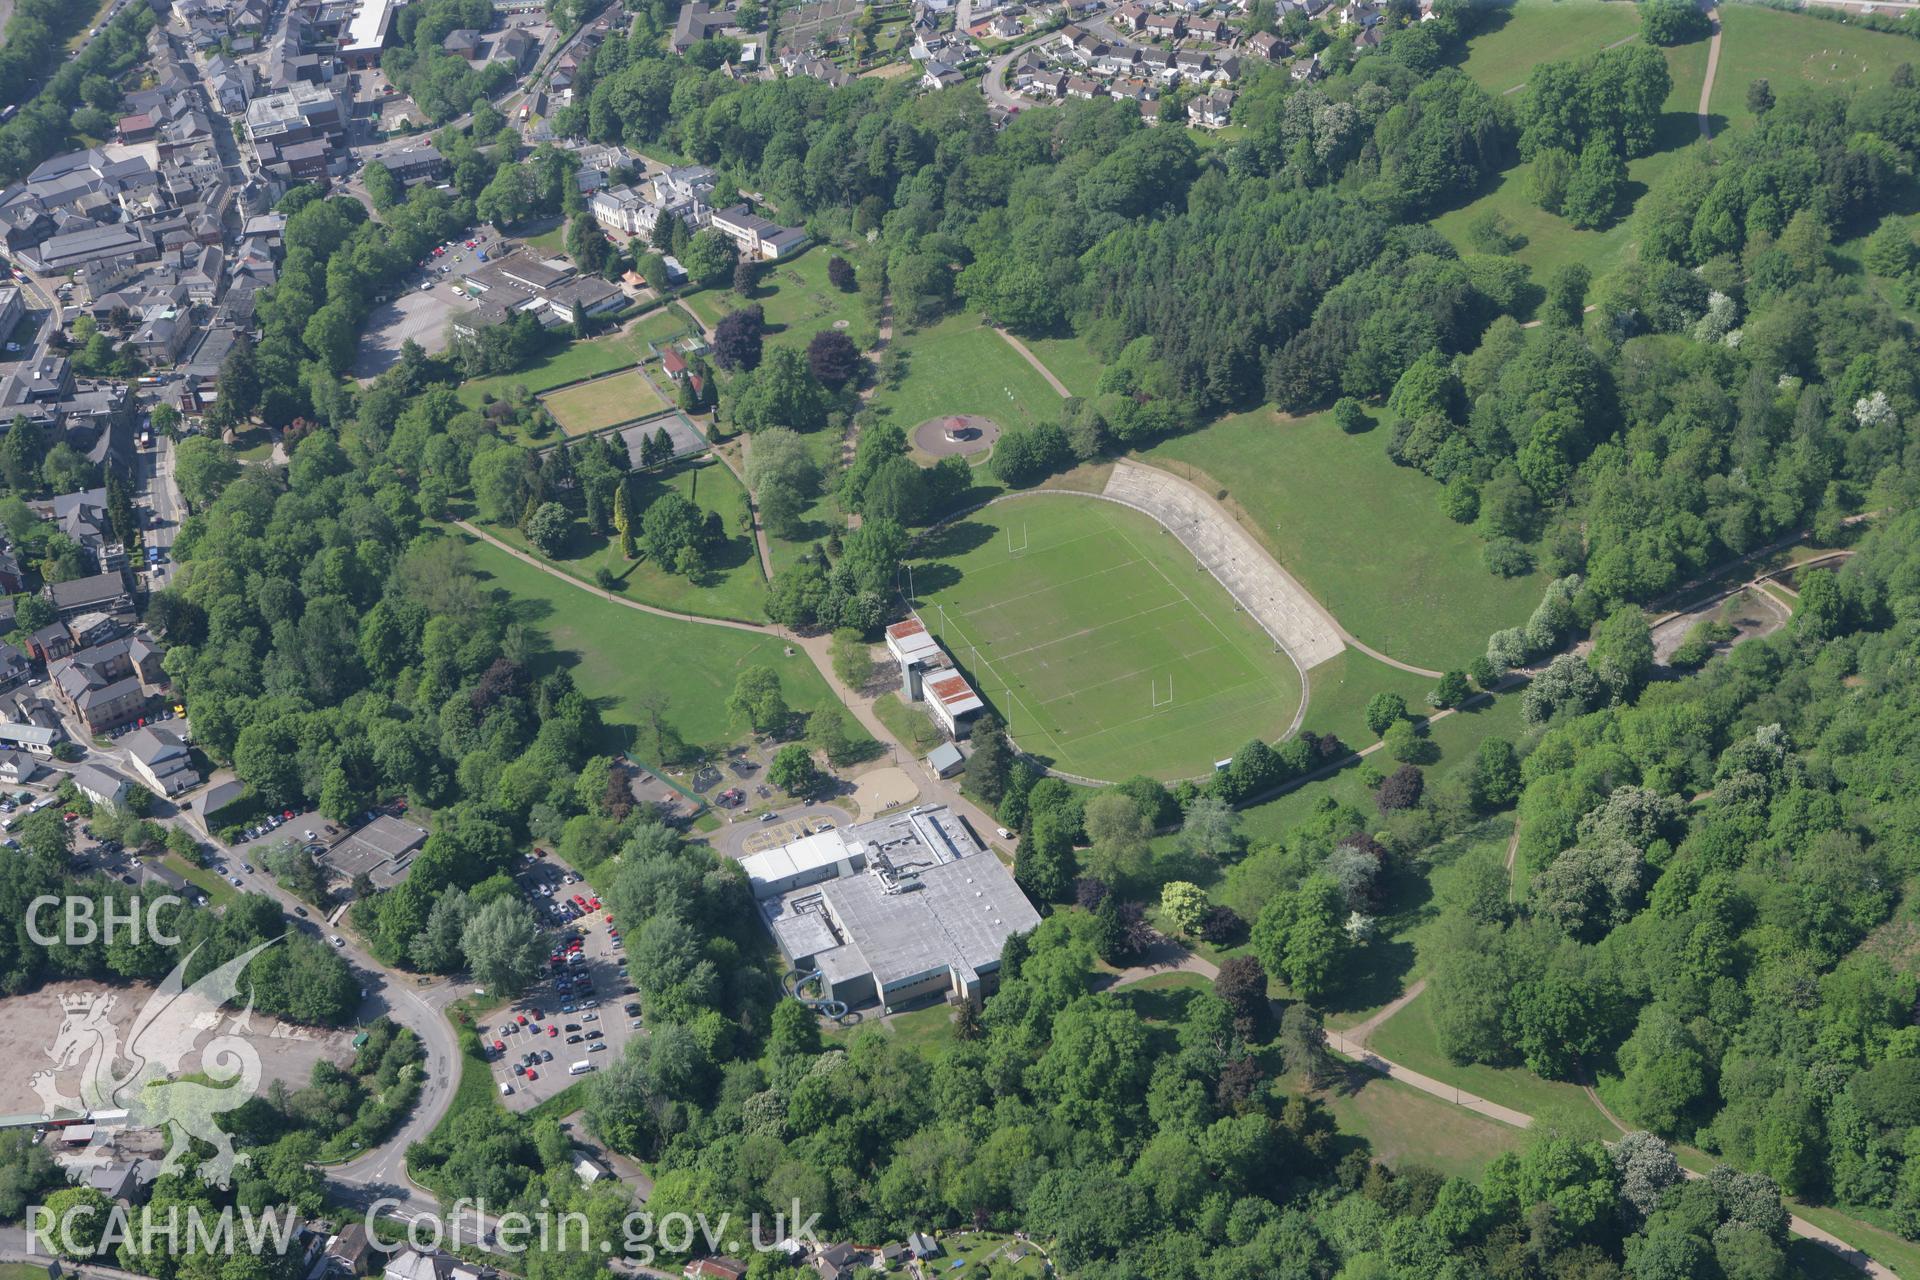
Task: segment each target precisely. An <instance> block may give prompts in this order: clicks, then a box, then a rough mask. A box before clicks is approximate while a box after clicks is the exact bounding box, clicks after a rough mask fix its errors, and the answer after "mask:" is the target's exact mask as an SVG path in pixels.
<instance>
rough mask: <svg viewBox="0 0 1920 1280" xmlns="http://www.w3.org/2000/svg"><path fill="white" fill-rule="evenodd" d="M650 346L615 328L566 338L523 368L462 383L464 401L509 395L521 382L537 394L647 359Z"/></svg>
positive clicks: (628, 366)
mask: <svg viewBox="0 0 1920 1280" xmlns="http://www.w3.org/2000/svg"><path fill="white" fill-rule="evenodd" d="M647 356H648V353H647V346H646V344H645V343H644V342H636V341H635V340H634V339H633V337H632V336H631V335H629V334H625V333H620V332H617V331H616V332H614V333H609V334H605V335H603V336H601V337H598V338H590V339H588V340H587V341H585V342H564V343H561V344H560V345H558V346H556V347H554V348H553V349H552V350H551V351H549V352H547V354H545V355H543V356H541V357H540V358H539V359H537V360H534V361H532V362H531V363H529V364H528V365H527V367H526V368H524V369H517V370H515V371H514V372H512V373H503V374H500V375H499V376H498V377H492V378H475V379H474V380H472V381H471V382H465V383H462V384H461V385H460V399H461V401H462V403H465V404H470V405H475V406H477V405H479V403H480V397H481V395H482V394H485V393H489V392H491V393H492V394H493V395H494V396H496V397H501V396H504V395H506V392H507V388H508V387H511V386H514V385H516V384H517V385H519V386H523V387H525V388H526V389H527V390H529V391H531V392H533V393H535V394H536V395H537V394H539V393H540V392H542V391H547V390H550V389H552V388H554V387H557V386H560V385H561V384H563V383H567V382H578V381H579V380H580V379H582V378H592V377H596V376H598V375H599V374H603V373H612V372H613V371H614V370H616V369H627V368H631V367H632V366H634V365H636V364H639V363H640V362H641V361H642V360H645V359H647Z"/></svg>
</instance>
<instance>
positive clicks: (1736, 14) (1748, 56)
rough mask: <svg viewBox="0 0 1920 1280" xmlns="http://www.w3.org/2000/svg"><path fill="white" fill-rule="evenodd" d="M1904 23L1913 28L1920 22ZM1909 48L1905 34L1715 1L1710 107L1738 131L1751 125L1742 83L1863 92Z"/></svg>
mask: <svg viewBox="0 0 1920 1280" xmlns="http://www.w3.org/2000/svg"><path fill="white" fill-rule="evenodd" d="M1907 21H1908V22H1909V23H1910V24H1913V25H1914V28H1915V30H1917V31H1920V23H1916V22H1915V20H1914V19H1912V18H1908V20H1907ZM1917 51H1920V46H1916V45H1915V43H1914V40H1913V38H1912V37H1910V36H1903V35H1895V34H1893V33H1891V32H1886V31H1869V30H1867V29H1866V28H1864V27H1854V26H1848V25H1846V24H1844V23H1839V22H1830V21H1827V20H1826V19H1824V18H1814V17H1809V16H1808V15H1806V14H1803V13H1782V12H1780V11H1778V10H1775V9H1762V8H1760V7H1759V6H1758V5H1750V4H1729V5H1723V6H1721V9H1720V69H1719V70H1718V71H1717V72H1715V74H1714V77H1713V101H1712V103H1711V104H1710V109H1711V110H1712V112H1713V114H1714V115H1716V116H1723V117H1725V118H1726V120H1727V123H1728V125H1729V126H1730V127H1732V128H1736V129H1738V128H1744V127H1746V126H1748V125H1751V124H1752V123H1753V113H1752V112H1750V111H1748V110H1747V86H1748V85H1750V84H1752V83H1753V82H1754V81H1755V80H1765V81H1767V82H1768V84H1770V85H1771V86H1772V88H1773V92H1774V96H1775V97H1776V98H1779V97H1783V96H1786V95H1788V94H1791V93H1792V92H1793V91H1794V90H1795V89H1797V88H1801V87H1804V86H1807V85H1820V86H1823V87H1828V88H1832V87H1848V88H1856V89H1869V88H1874V87H1876V86H1879V85H1883V84H1885V83H1887V81H1888V79H1889V78H1890V77H1891V76H1892V75H1893V69H1894V68H1895V67H1897V66H1899V65H1900V64H1901V63H1903V62H1913V61H1914V60H1915V55H1916V52H1917Z"/></svg>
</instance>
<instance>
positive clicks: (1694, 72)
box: [1433, 4, 1824, 288]
mask: <svg viewBox="0 0 1920 1280" xmlns="http://www.w3.org/2000/svg"><path fill="white" fill-rule="evenodd" d="M1552 7H1553V8H1554V11H1555V14H1554V16H1557V14H1558V11H1559V9H1560V7H1561V6H1559V5H1554V6H1552ZM1602 7H1604V8H1609V9H1610V8H1614V7H1615V6H1614V5H1611V4H1607V5H1603V6H1602ZM1618 7H1619V8H1621V9H1623V10H1628V11H1629V12H1631V9H1630V8H1629V6H1625V5H1621V6H1618ZM1515 21H1516V22H1518V21H1520V19H1515ZM1823 25H1824V24H1823ZM1496 34H1499V33H1496ZM1488 38H1490V37H1484V36H1483V37H1481V39H1483V40H1484V39H1488ZM1476 43H1477V42H1476ZM1661 52H1662V53H1664V54H1665V55H1666V59H1667V72H1668V74H1669V75H1670V76H1672V78H1673V89H1672V91H1671V92H1670V93H1668V94H1667V100H1666V103H1665V105H1664V107H1663V109H1662V114H1661V118H1660V127H1659V134H1658V142H1657V144H1656V146H1657V150H1656V151H1655V152H1654V153H1653V154H1652V155H1648V156H1641V157H1639V158H1637V159H1634V160H1630V161H1628V162H1627V194H1626V200H1627V207H1623V208H1622V209H1621V210H1620V211H1619V213H1620V216H1619V219H1618V220H1617V221H1615V222H1614V223H1613V224H1612V225H1611V226H1609V227H1605V228H1602V229H1598V230H1589V231H1582V230H1578V229H1576V228H1574V227H1573V226H1571V225H1569V224H1568V223H1567V221H1566V220H1565V219H1564V218H1561V217H1560V216H1559V215H1558V214H1552V213H1548V212H1547V211H1546V210H1544V209H1542V208H1540V206H1539V205H1537V204H1535V203H1534V202H1533V198H1532V197H1531V196H1530V195H1529V194H1528V183H1529V177H1530V175H1531V171H1532V165H1530V164H1517V165H1515V166H1514V167H1513V168H1511V169H1508V170H1507V171H1506V172H1505V173H1503V174H1501V175H1500V177H1499V180H1498V181H1497V182H1496V183H1494V184H1493V185H1492V186H1491V187H1489V188H1488V189H1486V190H1484V191H1482V192H1480V193H1479V194H1478V195H1477V196H1476V197H1475V198H1474V199H1473V200H1472V201H1470V202H1469V203H1467V204H1464V205H1461V206H1459V207H1458V208H1455V209H1450V210H1448V211H1447V212H1445V213H1443V214H1441V215H1440V216H1439V217H1436V218H1435V219H1433V226H1434V228H1435V229H1436V230H1438V231H1439V232H1440V233H1441V234H1442V235H1444V236H1446V237H1447V239H1448V240H1450V241H1452V242H1453V244H1454V246H1455V247H1456V248H1458V249H1460V250H1461V251H1462V252H1471V251H1472V246H1471V245H1470V244H1469V243H1468V240H1467V229H1468V228H1469V227H1470V226H1472V225H1473V222H1474V220H1475V219H1476V218H1478V217H1479V216H1480V215H1481V214H1482V213H1485V212H1487V211H1488V210H1492V211H1494V212H1496V213H1498V214H1500V215H1501V216H1502V217H1503V218H1505V219H1506V220H1507V222H1508V224H1509V225H1510V226H1511V227H1512V229H1513V230H1515V231H1518V232H1519V233H1520V234H1521V235H1524V236H1525V237H1526V240H1527V242H1526V244H1525V245H1524V246H1523V247H1522V248H1520V249H1519V250H1517V251H1516V252H1515V253H1514V255H1513V258H1514V261H1516V262H1518V263H1520V264H1521V265H1522V266H1524V267H1526V268H1527V269H1528V271H1529V272H1530V273H1531V274H1532V277H1533V282H1534V283H1535V284H1537V285H1540V286H1542V287H1543V288H1544V287H1545V285H1546V283H1547V281H1548V279H1550V278H1551V277H1552V275H1553V273H1554V272H1555V271H1558V270H1559V269H1560V268H1561V267H1563V266H1567V265H1569V264H1571V263H1576V262H1577V263H1579V264H1581V265H1582V266H1584V267H1586V268H1587V269H1588V270H1589V271H1591V272H1592V273H1593V275H1594V278H1595V280H1596V282H1597V281H1598V280H1599V278H1600V277H1602V276H1604V275H1606V274H1607V273H1608V272H1610V271H1612V270H1613V269H1614V268H1615V267H1617V266H1618V265H1619V264H1620V262H1621V260H1622V258H1623V257H1624V256H1625V254H1626V252H1627V248H1628V246H1630V245H1631V244H1632V243H1633V240H1634V232H1633V220H1632V216H1631V212H1632V210H1631V205H1632V204H1634V203H1637V202H1638V200H1639V199H1640V197H1641V196H1643V195H1645V194H1646V193H1647V192H1648V191H1649V190H1650V189H1651V188H1652V187H1653V185H1654V184H1655V183H1657V182H1658V181H1659V180H1660V178H1661V176H1662V175H1664V174H1665V173H1666V172H1667V171H1668V170H1669V169H1671V168H1672V167H1673V165H1674V163H1675V162H1676V161H1677V160H1678V159H1679V157H1680V156H1682V155H1684V154H1685V153H1686V149H1687V148H1688V147H1689V146H1691V145H1693V144H1694V143H1695V142H1696V141H1698V139H1699V137H1700V121H1699V117H1698V115H1697V114H1696V113H1697V112H1698V110H1699V107H1700V88H1701V86H1702V85H1703V84H1704V83H1705V82H1706V78H1707V42H1706V41H1704V40H1698V41H1695V42H1694V43H1692V44H1685V45H1680V46H1678V47H1677V48H1672V49H1664V50H1662V51H1661ZM1726 75H1727V68H1726V63H1725V60H1724V56H1723V60H1722V62H1721V65H1720V71H1719V74H1718V76H1717V77H1716V78H1715V81H1714V93H1715V100H1716V102H1717V101H1718V98H1719V92H1720V89H1719V86H1720V85H1721V84H1722V83H1724V82H1725V80H1726ZM1745 92H1746V89H1745V86H1744V85H1743V86H1742V88H1741V93H1742V95H1744V94H1745ZM1514 96H1515V97H1518V96H1519V95H1518V94H1516V95H1514ZM1716 127H1717V126H1716Z"/></svg>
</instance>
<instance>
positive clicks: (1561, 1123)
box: [1367, 995, 1619, 1140]
mask: <svg viewBox="0 0 1920 1280" xmlns="http://www.w3.org/2000/svg"><path fill="white" fill-rule="evenodd" d="M1433 1010H1434V1002H1433V1000H1432V999H1431V998H1429V996H1426V995H1423V996H1421V997H1420V998H1419V999H1417V1000H1415V1001H1414V1002H1413V1003H1412V1004H1409V1005H1408V1006H1407V1007H1406V1008H1404V1009H1402V1010H1401V1011H1400V1012H1399V1013H1396V1014H1394V1015H1393V1016H1392V1017H1391V1018H1388V1019H1387V1020H1386V1021H1385V1022H1383V1023H1381V1024H1380V1025H1379V1026H1378V1027H1377V1028H1375V1029H1374V1032H1373V1035H1372V1036H1371V1037H1369V1038H1368V1040H1367V1047H1368V1048H1369V1049H1372V1050H1373V1051H1374V1052H1375V1053H1378V1054H1379V1055H1380V1056H1381V1057H1383V1058H1385V1059H1387V1060H1388V1061H1389V1062H1397V1063H1399V1064H1400V1065H1401V1066H1403V1067H1408V1068H1410V1069H1412V1070H1414V1071H1418V1072H1420V1073H1421V1074H1422V1075H1426V1076H1431V1077H1432V1078H1433V1079H1435V1080H1438V1081H1440V1082H1441V1083H1443V1084H1450V1085H1455V1086H1457V1087H1459V1088H1461V1089H1464V1090H1465V1091H1466V1092H1468V1093H1472V1094H1478V1095H1479V1096H1480V1097H1482V1098H1485V1099H1486V1100H1487V1101H1489V1102H1497V1103H1499V1104H1501V1105H1502V1106H1506V1107H1512V1108H1513V1109H1514V1110H1516V1111H1524V1112H1525V1113H1527V1114H1528V1115H1530V1116H1532V1117H1533V1118H1534V1120H1535V1122H1536V1123H1540V1122H1543V1121H1544V1122H1547V1123H1551V1124H1553V1125H1555V1126H1556V1127H1558V1128H1559V1129H1560V1130H1561V1131H1562V1132H1564V1133H1567V1134H1568V1135H1570V1136H1572V1137H1575V1138H1593V1139H1601V1140H1610V1139H1612V1138H1615V1137H1618V1136H1619V1131H1618V1130H1616V1129H1615V1128H1614V1127H1613V1126H1612V1125H1611V1124H1609V1123H1607V1118H1606V1117H1605V1116H1603V1115H1601V1114H1600V1109H1599V1108H1598V1107H1596V1106H1594V1105H1593V1103H1592V1101H1591V1100H1590V1099H1589V1098H1588V1097H1587V1095H1586V1093H1585V1092H1584V1091H1583V1090H1582V1089H1581V1088H1580V1086H1579V1085H1575V1084H1566V1083H1562V1082H1559V1081H1554V1080H1543V1079H1541V1078H1540V1077H1539V1076H1537V1075H1534V1074H1533V1073H1532V1072H1531V1071H1528V1070H1527V1069H1526V1068H1524V1067H1484V1066H1479V1065H1469V1066H1457V1065H1455V1064H1454V1063H1452V1062H1450V1061H1448V1060H1447V1056H1446V1055H1445V1054H1444V1053H1441V1052H1440V1048H1439V1042H1438V1038H1437V1032H1436V1031H1435V1029H1434V1024H1433Z"/></svg>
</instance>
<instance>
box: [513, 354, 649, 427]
mask: <svg viewBox="0 0 1920 1280" xmlns="http://www.w3.org/2000/svg"><path fill="white" fill-rule="evenodd" d="M541 403H543V404H545V405H546V406H547V412H549V413H551V414H552V415H553V420H554V421H555V422H558V423H559V424H560V429H561V430H562V431H564V432H566V434H568V435H570V436H582V435H586V434H588V433H589V432H593V431H599V430H600V429H602V428H603V427H611V426H613V425H614V424H615V423H620V422H630V421H632V420H633V419H635V418H643V417H645V416H647V415H648V414H650V413H658V412H659V411H660V410H662V409H665V408H666V407H667V402H666V401H665V400H662V399H661V398H660V393H659V392H658V391H655V390H654V389H653V384H652V383H651V382H648V381H647V379H646V376H645V375H644V374H642V373H641V372H640V371H639V370H638V369H629V370H627V371H626V372H625V373H616V374H613V375H612V376H611V377H606V378H596V379H595V380H594V381H592V382H583V383H580V384H578V385H577V386H571V387H567V388H566V389H565V390H562V391H555V392H553V393H552V394H550V395H547V396H544V397H542V399H541Z"/></svg>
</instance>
